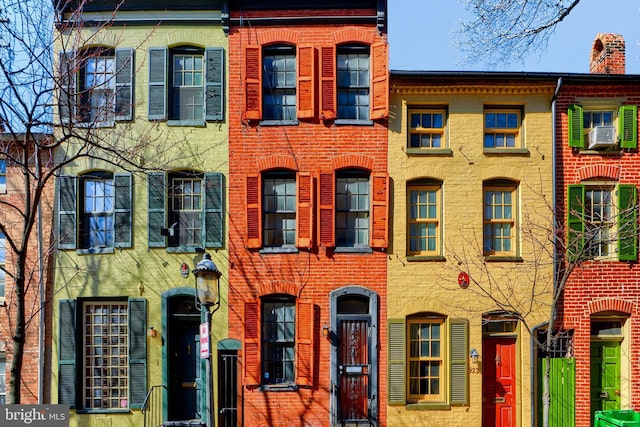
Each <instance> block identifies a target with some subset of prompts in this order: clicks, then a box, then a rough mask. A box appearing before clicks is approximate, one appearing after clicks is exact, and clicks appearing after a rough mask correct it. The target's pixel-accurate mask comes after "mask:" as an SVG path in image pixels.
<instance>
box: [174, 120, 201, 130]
mask: <svg viewBox="0 0 640 427" xmlns="http://www.w3.org/2000/svg"><path fill="white" fill-rule="evenodd" d="M167 126H191V127H200V128H203V127H205V126H206V122H205V121H204V119H203V120H167Z"/></svg>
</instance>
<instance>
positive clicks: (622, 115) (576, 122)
mask: <svg viewBox="0 0 640 427" xmlns="http://www.w3.org/2000/svg"><path fill="white" fill-rule="evenodd" d="M617 110H618V111H617V114H618V116H617V129H616V131H617V135H615V142H616V143H617V144H619V147H620V148H622V149H635V148H637V147H638V107H637V106H636V105H622V106H620V107H618V108H617ZM567 124H568V130H569V132H568V133H569V135H568V139H569V147H573V148H578V149H585V148H588V147H587V142H588V141H589V138H590V137H591V135H589V131H590V130H591V129H593V128H595V127H596V126H613V125H614V124H615V109H614V108H611V109H606V110H601V109H599V110H593V111H592V110H589V109H585V107H584V106H582V105H578V104H571V105H569V108H568V110H567ZM604 147H606V145H604Z"/></svg>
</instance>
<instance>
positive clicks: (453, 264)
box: [387, 78, 553, 426]
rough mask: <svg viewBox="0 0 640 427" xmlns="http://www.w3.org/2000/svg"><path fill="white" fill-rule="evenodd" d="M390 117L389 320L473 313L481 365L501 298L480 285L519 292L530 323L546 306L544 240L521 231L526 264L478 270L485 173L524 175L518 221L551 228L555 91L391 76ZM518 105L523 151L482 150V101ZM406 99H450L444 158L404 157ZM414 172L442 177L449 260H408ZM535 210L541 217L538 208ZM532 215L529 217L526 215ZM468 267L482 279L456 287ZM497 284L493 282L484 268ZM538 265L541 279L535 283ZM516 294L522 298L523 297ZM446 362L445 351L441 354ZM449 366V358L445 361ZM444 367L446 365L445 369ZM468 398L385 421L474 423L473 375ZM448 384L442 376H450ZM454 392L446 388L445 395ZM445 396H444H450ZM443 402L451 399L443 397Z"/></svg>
mask: <svg viewBox="0 0 640 427" xmlns="http://www.w3.org/2000/svg"><path fill="white" fill-rule="evenodd" d="M391 86H392V89H391V102H390V121H389V173H390V175H391V178H392V181H393V210H392V212H393V215H392V226H391V230H392V239H391V242H392V245H391V247H390V250H389V257H388V259H389V263H388V290H387V292H388V293H387V296H388V307H387V312H388V318H389V319H394V318H395V319H397V318H406V316H408V315H411V314H416V313H420V312H435V313H439V314H441V315H444V316H447V317H448V318H467V319H468V320H469V326H470V330H469V337H470V341H469V348H470V349H472V348H475V349H477V350H478V351H479V352H480V359H481V362H480V364H478V365H474V364H473V363H471V361H469V367H470V368H474V367H477V368H481V364H482V363H483V361H482V326H481V319H482V314H483V313H486V312H489V311H493V310H497V309H498V305H497V304H496V303H495V302H494V301H493V300H492V299H491V298H490V297H488V296H487V295H483V294H482V292H481V291H480V286H482V287H484V288H485V289H491V290H492V291H493V292H494V293H493V295H494V296H497V295H499V294H498V292H499V291H500V290H503V291H505V292H513V296H511V297H509V300H510V301H511V302H514V303H515V306H516V307H518V311H520V312H521V313H522V314H523V315H525V318H526V321H527V323H528V324H529V325H530V326H535V325H537V324H539V323H541V322H543V321H544V320H545V316H546V315H548V309H547V308H546V307H545V306H543V305H542V303H543V302H545V301H546V300H547V296H546V294H544V292H543V291H544V289H547V290H548V288H544V287H545V286H548V285H549V284H550V283H551V282H550V280H551V276H552V270H551V263H550V260H549V259H544V263H543V264H538V265H535V263H532V262H531V261H532V259H533V251H534V250H539V249H540V248H541V247H542V246H540V245H539V244H535V243H531V242H529V241H527V239H526V238H525V236H524V235H525V234H526V233H525V232H524V231H523V230H519V231H518V232H517V233H518V237H519V241H520V242H521V250H520V254H521V256H522V258H523V259H524V262H498V263H490V264H487V266H488V267H487V269H486V270H485V269H484V267H482V266H483V265H484V264H483V262H482V260H483V258H482V237H483V236H482V232H483V228H482V225H483V224H482V221H483V196H482V188H483V187H482V184H483V181H484V180H487V179H492V178H508V179H510V180H515V181H517V182H519V187H518V193H517V194H518V205H519V207H520V211H519V215H518V221H519V222H520V224H523V223H527V224H529V223H530V222H534V223H538V224H540V225H542V226H543V227H547V229H548V227H550V224H551V222H550V220H551V215H550V214H551V211H550V207H549V206H547V205H546V203H551V201H552V148H553V145H552V134H551V128H552V126H551V95H552V90H553V88H552V87H551V86H549V85H543V86H540V85H533V86H531V87H528V86H527V85H526V84H525V83H523V84H521V85H506V84H502V83H489V82H475V84H463V83H460V84H456V83H449V84H447V85H442V84H438V83H437V82H436V83H434V82H428V81H426V80H425V81H424V82H415V81H413V82H410V83H407V82H403V81H402V79H396V80H395V81H394V79H393V78H392V85H391ZM485 105H495V106H498V105H499V106H505V105H513V106H516V107H522V108H523V111H524V113H523V125H522V131H523V135H522V137H523V138H524V148H526V149H527V150H528V153H525V154H487V153H485V152H484V150H483V139H484V138H483V132H484V128H483V124H484V116H483V111H484V106H485ZM408 106H413V107H415V106H419V107H423V106H424V107H428V106H439V107H441V106H446V108H447V110H448V120H447V123H446V129H445V135H446V143H443V148H449V149H450V153H448V154H441V155H414V154H407V128H408V124H407V120H408V114H407V109H408ZM417 178H434V179H438V180H441V181H442V182H443V186H442V196H443V197H442V209H441V223H440V227H442V230H443V233H442V238H443V239H442V240H443V255H444V257H445V259H446V261H412V260H408V259H407V238H406V236H407V225H406V224H407V221H406V216H407V206H406V201H407V196H406V188H407V182H408V181H410V180H414V179H417ZM537 214H539V216H538V215H537ZM529 218H531V219H529ZM460 271H466V272H467V273H469V275H470V276H471V278H472V281H473V280H475V281H477V282H478V283H477V284H476V283H472V284H471V286H470V287H469V288H468V289H466V290H463V289H461V288H460V287H459V286H458V284H457V278H458V273H459V272H460ZM488 272H490V273H491V274H492V275H493V277H494V281H493V282H492V283H491V284H490V282H489V281H488V280H487V274H486V273H488ZM534 272H537V273H538V276H539V280H538V281H533V279H532V278H533V277H534V276H533V273H534ZM532 287H535V288H536V289H538V290H539V291H540V292H541V293H542V295H540V296H537V297H536V298H535V300H536V302H535V303H534V304H533V309H532V310H529V309H528V303H531V298H529V292H530V290H531V288H532ZM518 301H520V303H518ZM516 359H517V363H516V364H517V369H518V375H517V378H518V379H517V389H516V396H517V405H516V412H515V414H516V419H517V423H518V425H521V426H525V425H529V424H530V412H531V404H530V396H531V394H532V390H531V381H530V364H529V360H530V359H531V357H530V336H529V334H528V333H527V331H526V329H525V328H524V327H520V328H519V337H518V341H517V355H516ZM445 360H446V358H445ZM445 365H446V363H445ZM445 372H447V371H445ZM469 378H470V390H469V392H470V404H469V405H468V406H451V407H450V408H448V409H439V410H412V409H410V408H407V407H406V406H404V405H401V406H389V407H388V423H389V425H390V426H391V425H393V426H416V425H429V426H453V425H455V426H462V425H469V426H472V425H473V426H476V425H481V418H482V375H481V373H479V372H472V373H470V374H469ZM445 382H446V381H445ZM445 395H448V393H445ZM447 400H448V397H447ZM445 403H447V402H445Z"/></svg>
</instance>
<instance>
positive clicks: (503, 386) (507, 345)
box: [482, 337, 516, 427]
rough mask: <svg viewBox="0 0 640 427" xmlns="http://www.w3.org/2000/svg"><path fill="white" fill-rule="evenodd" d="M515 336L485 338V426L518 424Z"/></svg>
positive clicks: (483, 345)
mask: <svg viewBox="0 0 640 427" xmlns="http://www.w3.org/2000/svg"><path fill="white" fill-rule="evenodd" d="M515 364H516V339H515V338H496V337H485V338H484V339H483V344H482V420H483V421H482V426H483V427H496V426H500V427H512V426H515V425H516V420H515V406H516V389H515V386H516V374H515Z"/></svg>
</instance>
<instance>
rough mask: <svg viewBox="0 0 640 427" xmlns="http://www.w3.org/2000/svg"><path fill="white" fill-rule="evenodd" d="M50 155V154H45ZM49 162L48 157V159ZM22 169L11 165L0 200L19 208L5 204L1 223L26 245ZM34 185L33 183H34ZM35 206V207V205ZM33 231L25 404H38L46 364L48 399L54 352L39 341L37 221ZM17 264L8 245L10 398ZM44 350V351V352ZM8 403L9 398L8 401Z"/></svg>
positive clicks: (48, 203)
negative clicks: (51, 357)
mask: <svg viewBox="0 0 640 427" xmlns="http://www.w3.org/2000/svg"><path fill="white" fill-rule="evenodd" d="M43 157H46V156H43ZM47 161H48V160H47ZM22 178H23V175H22V171H21V169H20V168H18V167H15V166H13V167H12V166H11V164H9V165H7V192H6V194H1V195H0V201H1V202H2V203H3V204H4V203H7V204H9V205H11V206H15V207H16V208H17V209H16V210H13V211H12V210H11V209H10V208H7V207H4V208H2V210H1V212H2V214H1V219H0V222H1V223H2V224H3V225H5V226H8V227H9V230H7V234H8V235H11V236H12V238H13V239H15V241H16V243H17V244H22V238H21V236H22V232H23V227H24V224H25V223H24V219H23V218H22V217H21V215H22V214H23V213H24V212H26V210H25V209H24V206H25V196H24V181H23V179H22ZM32 184H33V183H32ZM52 190H53V186H52V185H51V186H47V187H45V189H44V192H43V199H42V203H41V209H42V212H41V214H42V218H43V221H42V236H43V240H42V243H43V246H42V249H43V256H44V260H43V262H44V264H43V265H44V268H45V277H46V269H47V268H48V267H47V266H48V260H49V257H50V255H51V251H52V248H51V242H50V238H51V232H52V221H51V218H52V209H53V191H52ZM31 208H33V206H32V207H31ZM33 227H34V228H33V229H32V231H31V239H30V241H29V244H28V246H29V247H28V249H27V251H26V261H25V262H26V269H25V274H26V279H25V287H26V294H25V319H26V324H27V327H26V330H25V344H24V356H23V365H22V370H21V375H22V380H21V388H20V403H22V404H36V403H38V395H39V392H40V390H39V386H40V382H39V379H40V378H39V366H40V363H42V364H43V365H42V366H43V369H44V372H43V379H42V380H43V382H44V384H43V389H44V390H43V397H44V399H45V401H46V399H47V392H46V390H48V387H49V383H50V379H49V377H50V374H49V371H47V369H48V368H49V365H48V361H49V360H50V354H48V352H47V350H48V349H50V346H47V345H45V346H43V347H42V349H41V348H40V343H39V331H40V313H41V311H40V309H41V305H40V286H39V264H38V259H39V253H38V240H37V233H38V231H37V224H35V223H34V224H33ZM15 263H16V254H15V253H14V252H13V251H12V250H11V248H10V247H9V245H7V248H6V260H5V268H6V271H7V273H6V279H5V294H4V297H5V304H4V305H1V306H0V351H4V352H5V355H6V368H7V372H6V374H7V376H6V378H7V399H8V397H9V396H8V394H9V380H10V377H11V375H10V368H11V363H12V361H13V352H14V340H13V335H14V333H15V324H16V308H17V307H16V293H15V282H14V280H13V279H12V277H13V276H14V275H15V272H16V270H15V267H14V266H15ZM46 280H47V279H46V278H45V280H44V281H43V283H44V286H45V288H46V292H50V289H49V288H48V286H47V283H46ZM45 298H50V295H49V294H47V293H45ZM43 313H44V314H45V325H50V322H51V312H50V310H49V306H45V307H44V311H43ZM44 333H45V336H44V337H43V338H44V340H45V342H47V339H50V330H49V328H47V327H46V326H45V331H44ZM41 350H42V351H41ZM7 403H8V401H7Z"/></svg>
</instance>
